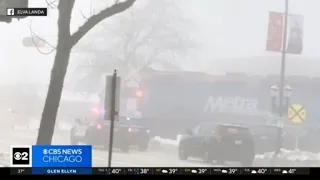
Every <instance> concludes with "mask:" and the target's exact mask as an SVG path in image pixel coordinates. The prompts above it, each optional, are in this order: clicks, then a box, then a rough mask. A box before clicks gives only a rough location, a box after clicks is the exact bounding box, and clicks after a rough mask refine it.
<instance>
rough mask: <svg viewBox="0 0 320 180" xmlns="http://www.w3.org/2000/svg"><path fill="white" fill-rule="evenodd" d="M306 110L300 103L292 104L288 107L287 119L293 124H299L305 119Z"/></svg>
mask: <svg viewBox="0 0 320 180" xmlns="http://www.w3.org/2000/svg"><path fill="white" fill-rule="evenodd" d="M306 117H307V111H306V109H305V108H304V107H303V106H302V105H301V104H292V105H291V106H289V108H288V119H289V120H290V121H292V122H293V123H294V124H301V123H303V121H305V120H306Z"/></svg>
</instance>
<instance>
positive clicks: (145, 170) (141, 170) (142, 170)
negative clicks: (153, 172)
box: [140, 169, 149, 174]
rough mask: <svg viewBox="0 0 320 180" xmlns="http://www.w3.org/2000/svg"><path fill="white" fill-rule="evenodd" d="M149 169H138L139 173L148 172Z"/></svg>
mask: <svg viewBox="0 0 320 180" xmlns="http://www.w3.org/2000/svg"><path fill="white" fill-rule="evenodd" d="M148 172H149V169H140V174H148Z"/></svg>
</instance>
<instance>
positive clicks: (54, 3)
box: [45, 0, 58, 9]
mask: <svg viewBox="0 0 320 180" xmlns="http://www.w3.org/2000/svg"><path fill="white" fill-rule="evenodd" d="M45 1H46V3H47V5H48V8H50V9H55V8H57V5H56V2H58V0H52V1H49V0H45Z"/></svg>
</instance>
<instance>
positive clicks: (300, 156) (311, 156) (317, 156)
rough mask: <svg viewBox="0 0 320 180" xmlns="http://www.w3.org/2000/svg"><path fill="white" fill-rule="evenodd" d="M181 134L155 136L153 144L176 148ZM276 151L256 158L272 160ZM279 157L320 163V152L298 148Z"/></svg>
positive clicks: (284, 151) (282, 152)
mask: <svg viewBox="0 0 320 180" xmlns="http://www.w3.org/2000/svg"><path fill="white" fill-rule="evenodd" d="M181 137H182V136H181V135H178V136H177V139H176V140H172V139H164V138H161V137H159V136H156V137H154V139H153V140H152V142H151V143H152V144H156V145H158V146H160V147H162V148H166V149H172V150H173V149H176V148H177V146H178V144H179V141H180V139H181ZM273 154H274V152H268V153H264V154H257V155H256V160H271V158H272V157H273ZM278 158H279V159H286V160H289V161H317V162H319V163H320V153H311V152H307V151H300V150H299V149H297V150H287V149H281V153H280V154H279V155H278Z"/></svg>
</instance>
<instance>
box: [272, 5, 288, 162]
mask: <svg viewBox="0 0 320 180" xmlns="http://www.w3.org/2000/svg"><path fill="white" fill-rule="evenodd" d="M288 11H289V0H285V9H284V28H283V29H284V30H283V36H282V54H281V68H280V84H279V86H280V87H279V106H278V107H279V109H278V113H279V121H282V120H283V102H284V84H285V82H284V81H285V70H286V69H285V68H286V55H287V28H288ZM282 131H283V130H282V127H279V132H278V147H277V150H276V153H275V156H276V155H278V154H279V153H280V149H281V146H282V133H283V132H282Z"/></svg>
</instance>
